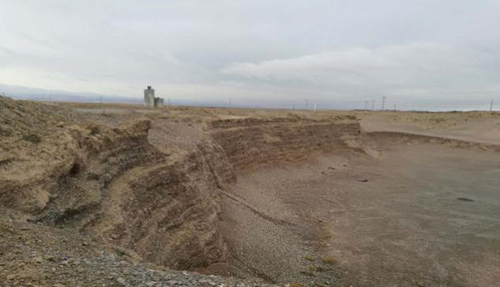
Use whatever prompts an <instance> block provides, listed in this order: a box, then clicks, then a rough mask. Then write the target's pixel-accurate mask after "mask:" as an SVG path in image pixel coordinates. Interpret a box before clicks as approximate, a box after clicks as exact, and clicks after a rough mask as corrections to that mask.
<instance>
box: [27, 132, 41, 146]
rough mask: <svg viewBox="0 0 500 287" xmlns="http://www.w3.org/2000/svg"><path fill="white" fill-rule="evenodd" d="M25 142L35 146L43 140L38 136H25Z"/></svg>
mask: <svg viewBox="0 0 500 287" xmlns="http://www.w3.org/2000/svg"><path fill="white" fill-rule="evenodd" d="M23 140H25V141H29V142H32V143H34V144H39V143H40V142H41V141H42V138H41V137H40V136H39V135H37V134H29V135H24V136H23Z"/></svg>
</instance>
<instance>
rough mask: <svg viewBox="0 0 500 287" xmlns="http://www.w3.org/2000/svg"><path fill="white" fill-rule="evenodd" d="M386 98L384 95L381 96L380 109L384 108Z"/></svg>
mask: <svg viewBox="0 0 500 287" xmlns="http://www.w3.org/2000/svg"><path fill="white" fill-rule="evenodd" d="M386 99H387V97H386V96H383V97H382V111H383V110H384V107H385V100H386Z"/></svg>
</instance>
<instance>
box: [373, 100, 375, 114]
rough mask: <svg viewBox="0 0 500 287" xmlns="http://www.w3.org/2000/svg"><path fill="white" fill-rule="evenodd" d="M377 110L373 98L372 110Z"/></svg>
mask: <svg viewBox="0 0 500 287" xmlns="http://www.w3.org/2000/svg"><path fill="white" fill-rule="evenodd" d="M374 110H375V100H372V111H374Z"/></svg>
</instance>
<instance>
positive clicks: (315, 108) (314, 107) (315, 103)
mask: <svg viewBox="0 0 500 287" xmlns="http://www.w3.org/2000/svg"><path fill="white" fill-rule="evenodd" d="M314 112H316V103H314Z"/></svg>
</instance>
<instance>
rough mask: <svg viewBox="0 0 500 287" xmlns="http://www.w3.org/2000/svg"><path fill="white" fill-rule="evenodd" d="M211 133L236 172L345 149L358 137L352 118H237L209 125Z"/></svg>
mask: <svg viewBox="0 0 500 287" xmlns="http://www.w3.org/2000/svg"><path fill="white" fill-rule="evenodd" d="M209 126H210V133H211V136H212V138H213V140H214V141H215V142H217V143H218V144H219V145H220V146H221V147H222V148H223V149H224V151H225V153H226V154H227V157H228V158H229V161H230V163H231V164H232V165H233V166H234V167H235V168H236V169H244V168H248V167H251V166H254V165H259V164H265V163H273V162H279V161H298V160H301V159H304V158H305V157H307V156H310V155H311V153H313V152H317V151H323V152H328V151H332V150H334V149H344V148H348V147H349V146H348V145H347V142H348V141H350V140H353V139H355V138H356V137H358V136H359V134H360V126H359V123H358V121H357V120H356V118H355V117H351V116H339V117H337V118H333V119H329V120H307V119H287V118H278V119H270V120H264V119H255V118H246V119H237V120H218V121H213V122H211V123H210V125H209Z"/></svg>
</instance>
